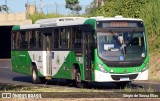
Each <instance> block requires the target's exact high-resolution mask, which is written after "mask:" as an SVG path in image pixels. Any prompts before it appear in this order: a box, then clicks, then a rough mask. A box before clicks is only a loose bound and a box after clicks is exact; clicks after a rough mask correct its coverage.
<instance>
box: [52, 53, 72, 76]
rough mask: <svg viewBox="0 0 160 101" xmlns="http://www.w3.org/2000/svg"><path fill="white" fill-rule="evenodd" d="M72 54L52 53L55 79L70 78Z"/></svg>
mask: <svg viewBox="0 0 160 101" xmlns="http://www.w3.org/2000/svg"><path fill="white" fill-rule="evenodd" d="M69 63H70V52H69V51H52V76H53V78H70V69H69V68H70V64H69Z"/></svg>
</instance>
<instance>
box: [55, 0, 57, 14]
mask: <svg viewBox="0 0 160 101" xmlns="http://www.w3.org/2000/svg"><path fill="white" fill-rule="evenodd" d="M55 6H56V14H57V3H56V2H55Z"/></svg>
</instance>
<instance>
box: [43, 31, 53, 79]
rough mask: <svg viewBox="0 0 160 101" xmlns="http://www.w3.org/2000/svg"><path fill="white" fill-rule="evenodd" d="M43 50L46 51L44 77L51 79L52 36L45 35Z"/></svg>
mask: <svg viewBox="0 0 160 101" xmlns="http://www.w3.org/2000/svg"><path fill="white" fill-rule="evenodd" d="M44 46H45V50H46V76H47V77H49V78H48V79H51V76H52V55H51V47H52V34H51V33H45V43H44Z"/></svg>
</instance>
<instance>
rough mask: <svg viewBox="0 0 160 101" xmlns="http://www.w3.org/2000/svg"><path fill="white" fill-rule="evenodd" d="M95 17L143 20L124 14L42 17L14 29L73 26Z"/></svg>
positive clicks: (99, 19)
mask: <svg viewBox="0 0 160 101" xmlns="http://www.w3.org/2000/svg"><path fill="white" fill-rule="evenodd" d="M90 19H95V21H107V20H129V21H143V20H142V19H136V18H124V17H122V16H115V17H103V16H97V17H90V18H84V17H60V18H48V19H40V20H37V21H36V22H35V24H31V25H21V26H19V25H15V26H13V28H12V30H20V29H35V28H46V27H57V26H72V25H82V24H84V23H85V21H86V20H90Z"/></svg>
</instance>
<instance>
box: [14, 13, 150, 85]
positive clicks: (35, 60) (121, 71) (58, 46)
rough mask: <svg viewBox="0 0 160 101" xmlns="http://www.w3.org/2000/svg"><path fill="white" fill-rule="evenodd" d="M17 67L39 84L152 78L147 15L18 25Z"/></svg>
mask: <svg viewBox="0 0 160 101" xmlns="http://www.w3.org/2000/svg"><path fill="white" fill-rule="evenodd" d="M11 41H12V53H11V59H12V70H13V71H15V72H19V73H23V74H26V75H32V81H33V83H41V82H45V81H46V80H50V79H52V78H62V79H66V80H73V81H75V83H76V86H77V87H83V86H84V82H115V83H117V84H123V85H126V84H127V83H128V82H131V81H134V80H147V79H148V68H149V67H148V61H149V55H148V46H147V33H146V31H145V27H144V24H143V21H142V20H141V19H134V18H123V17H122V16H116V17H111V18H105V17H91V18H82V17H62V18H50V19H42V20H38V21H36V23H35V24H32V25H22V26H18V25H16V26H13V28H12V39H11Z"/></svg>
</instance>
